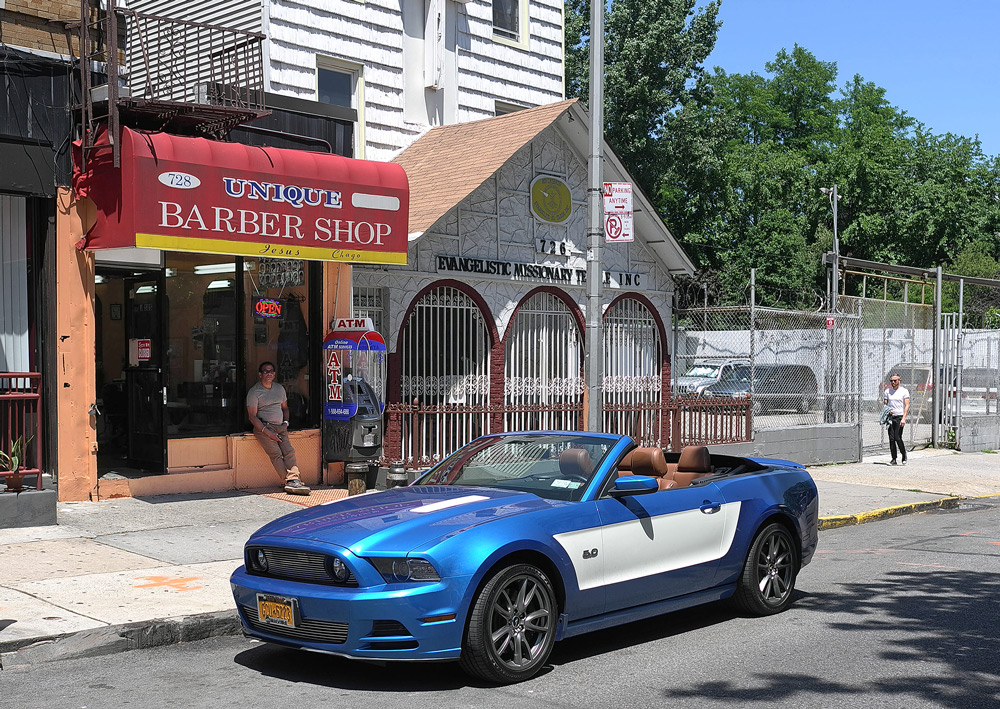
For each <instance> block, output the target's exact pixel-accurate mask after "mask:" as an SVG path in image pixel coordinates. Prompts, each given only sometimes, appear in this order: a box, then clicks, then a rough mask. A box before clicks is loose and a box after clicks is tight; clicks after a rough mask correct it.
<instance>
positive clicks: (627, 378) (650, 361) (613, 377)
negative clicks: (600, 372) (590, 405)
mask: <svg viewBox="0 0 1000 709" xmlns="http://www.w3.org/2000/svg"><path fill="white" fill-rule="evenodd" d="M660 329H661V328H660V323H659V321H658V319H657V318H656V315H655V314H654V313H653V312H652V311H651V310H650V309H649V307H647V306H646V304H645V303H643V302H641V301H639V300H637V299H635V298H630V297H627V296H626V297H623V298H620V299H618V300H617V301H615V302H614V303H612V305H611V307H610V308H608V311H607V312H606V313H605V314H604V381H603V387H604V391H603V394H604V407H603V408H604V430H605V431H607V432H609V433H621V434H625V435H629V436H632V437H633V438H635V439H636V440H637V441H642V442H644V443H645V444H646V445H658V444H659V443H660V438H661V432H660V417H661V414H660V405H661V401H662V396H663V344H662V342H661V337H660Z"/></svg>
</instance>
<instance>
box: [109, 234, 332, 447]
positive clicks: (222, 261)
mask: <svg viewBox="0 0 1000 709" xmlns="http://www.w3.org/2000/svg"><path fill="white" fill-rule="evenodd" d="M166 266H167V269H166V275H167V278H166V301H165V302H164V310H165V312H166V313H167V318H168V325H167V328H166V332H167V338H168V342H167V356H166V370H167V377H166V381H165V384H166V386H167V413H168V416H169V420H168V425H167V434H168V435H169V436H170V437H171V438H185V437H190V436H204V435H224V434H229V433H241V432H243V431H245V430H247V428H246V426H247V424H246V394H247V390H248V389H249V388H250V387H251V386H253V385H254V384H256V383H257V368H258V367H259V366H260V363H261V362H264V361H271V362H274V364H275V365H276V367H277V370H278V379H277V380H278V382H279V383H280V384H281V385H282V386H283V387H284V388H285V392H286V393H287V394H288V409H289V411H288V413H289V423H290V424H291V427H292V428H293V429H294V428H305V427H308V426H311V425H315V424H316V422H317V420H318V415H316V414H315V412H314V410H313V409H311V408H310V401H311V399H312V398H313V397H311V396H310V394H311V392H310V382H311V381H312V382H315V381H318V376H319V373H318V372H317V371H315V370H316V368H317V367H318V366H319V364H318V363H319V357H318V355H316V354H315V352H314V350H313V348H312V347H311V346H310V333H311V332H312V327H313V323H312V319H313V318H314V317H316V315H315V314H313V313H311V310H310V307H309V306H310V299H311V298H312V299H320V300H321V295H320V293H319V292H318V291H317V292H316V293H314V294H312V295H310V290H309V288H310V283H309V280H310V277H309V276H310V274H309V271H310V269H309V267H308V263H307V262H306V261H300V260H295V259H263V258H250V257H247V258H242V257H233V256H228V257H227V256H218V255H211V254H190V253H167V255H166ZM238 274H242V278H240V277H239V276H238ZM313 287H314V288H316V286H315V285H314V286H313ZM105 359H107V358H105ZM106 368H107V365H106ZM310 374H312V375H313V376H312V377H311V376H310Z"/></svg>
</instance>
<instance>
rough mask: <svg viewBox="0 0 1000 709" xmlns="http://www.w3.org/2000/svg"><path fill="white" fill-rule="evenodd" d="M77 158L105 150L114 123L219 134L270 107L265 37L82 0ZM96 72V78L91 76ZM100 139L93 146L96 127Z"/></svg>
mask: <svg viewBox="0 0 1000 709" xmlns="http://www.w3.org/2000/svg"><path fill="white" fill-rule="evenodd" d="M80 12H81V21H80V25H79V47H80V58H81V72H80V75H81V88H82V102H81V106H80V113H81V124H82V135H81V140H82V148H83V150H82V155H83V161H84V164H86V162H87V161H88V160H89V159H90V156H91V155H92V154H93V153H94V151H96V150H108V149H110V150H111V151H112V152H113V155H114V165H115V167H120V154H119V139H118V136H119V130H120V127H121V126H127V127H129V128H135V129H140V130H151V131H164V132H168V133H174V134H178V135H190V136H200V137H205V138H214V139H224V138H226V137H227V136H228V134H229V132H230V131H231V130H232V129H233V128H235V127H236V126H238V125H241V124H243V123H248V122H250V121H253V120H256V119H257V118H260V117H262V116H265V115H267V114H268V113H269V112H268V111H267V109H266V108H265V105H264V60H263V44H264V39H265V35H263V34H261V33H259V32H248V31H244V30H239V29H234V28H231V27H220V26H217V25H211V24H205V23H202V22H191V21H188V20H184V19H177V18H169V17H159V16H156V15H149V14H145V13H142V12H136V11H134V10H131V9H128V8H126V7H123V6H120V5H119V0H104V1H103V2H101V1H99V0H81V2H80ZM102 75H103V81H102V80H100V79H98V78H97V77H101V76H102ZM104 128H106V129H107V142H104V141H102V142H101V143H98V137H99V135H100V133H101V132H102V129H104Z"/></svg>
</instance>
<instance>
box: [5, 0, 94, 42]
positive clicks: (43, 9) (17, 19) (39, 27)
mask: <svg viewBox="0 0 1000 709" xmlns="http://www.w3.org/2000/svg"><path fill="white" fill-rule="evenodd" d="M79 20H80V4H79V3H76V2H57V1H56V0H30V2H26V1H25V0H7V3H6V9H4V10H0V38H2V39H3V41H4V43H5V44H8V45H11V46H13V47H20V48H23V49H29V50H30V49H33V50H40V51H44V52H52V53H54V54H62V55H68V54H70V53H71V52H70V51H69V47H68V45H67V41H66V32H65V30H64V29H63V22H64V21H69V22H79ZM73 46H74V47H75V46H76V41H75V31H74V40H73ZM74 53H75V50H74Z"/></svg>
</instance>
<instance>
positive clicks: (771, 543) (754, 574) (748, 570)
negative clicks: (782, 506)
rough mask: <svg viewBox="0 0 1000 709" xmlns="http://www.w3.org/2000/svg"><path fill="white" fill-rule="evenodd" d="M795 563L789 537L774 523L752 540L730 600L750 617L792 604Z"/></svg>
mask: <svg viewBox="0 0 1000 709" xmlns="http://www.w3.org/2000/svg"><path fill="white" fill-rule="evenodd" d="M797 573H798V561H797V559H796V556H795V549H794V547H793V541H792V535H791V534H789V533H788V530H787V529H785V527H784V526H783V525H781V524H778V523H777V522H774V523H772V524H769V525H767V526H766V527H764V529H762V530H761V531H760V532H759V533H758V534H757V536H756V538H754V540H753V544H751V545H750V551H749V552H748V553H747V558H746V561H745V562H744V564H743V573H742V574H740V578H739V581H738V582H737V586H736V594H735V595H734V596H733V600H734V601H735V602H736V605H737V606H738V607H739V608H740V609H741V610H743V611H745V612H746V613H749V614H750V615H758V616H760V615H773V614H775V613H780V612H781V611H783V610H785V609H786V608H787V607H788V605H789V604H790V603H791V602H792V591H793V590H794V589H795V576H796V574H797Z"/></svg>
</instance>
